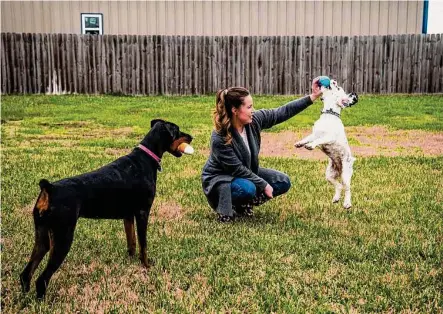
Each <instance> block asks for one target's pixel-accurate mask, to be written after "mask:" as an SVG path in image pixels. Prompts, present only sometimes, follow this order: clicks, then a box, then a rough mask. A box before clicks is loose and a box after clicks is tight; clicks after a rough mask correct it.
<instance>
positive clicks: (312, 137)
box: [295, 133, 316, 148]
mask: <svg viewBox="0 0 443 314" xmlns="http://www.w3.org/2000/svg"><path fill="white" fill-rule="evenodd" d="M315 138H316V136H315V135H314V133H312V134H309V135H308V136H306V137H305V138H304V139H302V140H300V141H298V142H297V143H295V147H297V148H298V147H303V146H305V145H306V144H307V143H309V142H312V141H313V140H315Z"/></svg>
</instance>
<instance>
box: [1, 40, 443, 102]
mask: <svg viewBox="0 0 443 314" xmlns="http://www.w3.org/2000/svg"><path fill="white" fill-rule="evenodd" d="M1 45H2V46H1V49H0V50H1V93H2V94H11V93H23V94H29V93H54V94H58V93H88V94H106V93H110V94H128V95H136V94H140V95H157V94H177V95H188V94H208V93H214V92H215V91H216V90H217V89H220V88H225V87H228V86H245V87H247V88H248V89H250V90H251V92H252V93H253V94H305V93H308V92H309V90H310V81H311V80H312V79H313V78H314V77H315V76H318V75H329V76H331V77H333V78H335V79H337V80H338V82H339V84H340V85H342V86H343V87H344V88H345V90H348V91H351V90H352V91H355V92H357V93H377V94H378V93H382V94H385V93H441V92H443V41H442V34H433V35H395V36H391V35H388V36H354V37H337V36H334V37H300V36H284V37H280V36H277V37H261V36H253V37H241V36H224V37H218V36H214V37H208V36H132V35H104V36H94V35H76V34H16V33H2V34H1Z"/></svg>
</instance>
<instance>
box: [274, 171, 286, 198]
mask: <svg viewBox="0 0 443 314" xmlns="http://www.w3.org/2000/svg"><path fill="white" fill-rule="evenodd" d="M272 188H273V189H274V193H273V194H274V196H277V195H281V194H285V193H286V192H288V191H289V189H290V188H291V180H290V179H289V177H288V176H287V175H284V176H283V178H281V179H280V180H279V181H278V182H275V183H274V184H273V187H272Z"/></svg>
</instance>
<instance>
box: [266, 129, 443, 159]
mask: <svg viewBox="0 0 443 314" xmlns="http://www.w3.org/2000/svg"><path fill="white" fill-rule="evenodd" d="M310 133H311V129H305V130H301V131H298V132H291V131H284V132H280V133H262V140H261V142H262V143H261V151H260V156H264V157H294V158H300V159H316V160H323V159H325V155H324V153H323V152H321V151H320V150H319V149H315V150H313V151H309V150H307V149H305V148H295V147H294V143H295V142H297V141H299V140H301V139H302V138H303V137H305V136H307V135H308V134H310ZM346 134H347V136H348V140H349V142H350V146H351V150H352V152H353V155H354V156H357V157H372V156H414V155H420V156H421V155H424V156H437V155H443V133H441V132H427V131H422V130H389V129H388V128H385V127H382V126H373V127H348V128H346Z"/></svg>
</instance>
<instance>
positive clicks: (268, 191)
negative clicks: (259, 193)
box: [263, 184, 274, 198]
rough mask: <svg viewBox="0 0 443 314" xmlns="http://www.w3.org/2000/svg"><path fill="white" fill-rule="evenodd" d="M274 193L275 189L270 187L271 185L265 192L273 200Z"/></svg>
mask: <svg viewBox="0 0 443 314" xmlns="http://www.w3.org/2000/svg"><path fill="white" fill-rule="evenodd" d="M272 192H274V189H273V188H272V186H270V185H269V184H268V185H267V186H266V187H265V190H264V191H263V193H265V195H266V196H267V197H268V198H273V196H272Z"/></svg>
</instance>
